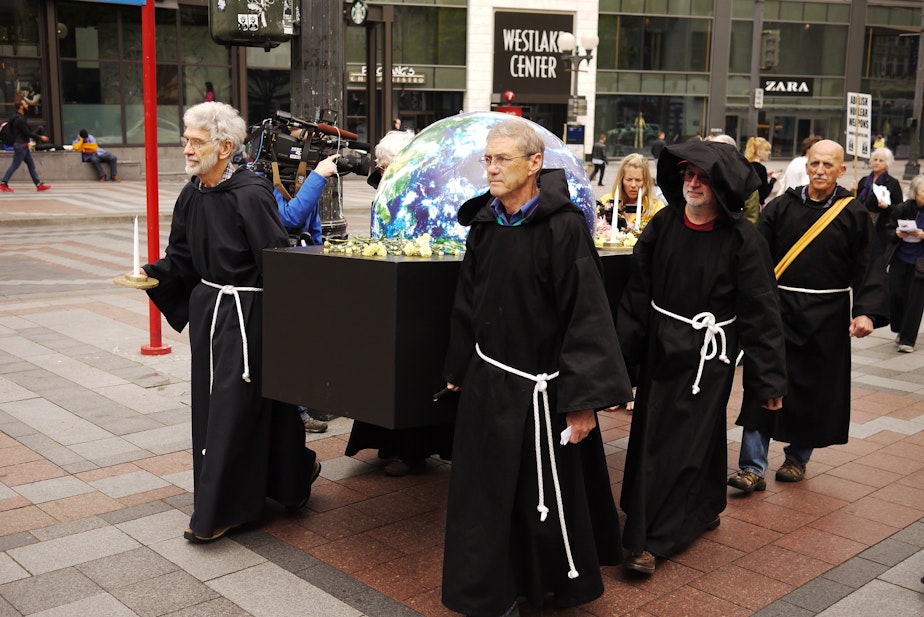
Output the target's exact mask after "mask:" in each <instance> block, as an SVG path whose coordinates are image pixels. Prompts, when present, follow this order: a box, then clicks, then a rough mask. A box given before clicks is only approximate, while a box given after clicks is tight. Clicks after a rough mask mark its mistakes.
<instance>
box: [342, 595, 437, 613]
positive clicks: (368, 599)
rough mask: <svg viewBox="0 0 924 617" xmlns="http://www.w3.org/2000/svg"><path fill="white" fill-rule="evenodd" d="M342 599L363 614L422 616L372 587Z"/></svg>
mask: <svg viewBox="0 0 924 617" xmlns="http://www.w3.org/2000/svg"><path fill="white" fill-rule="evenodd" d="M343 601H344V602H345V603H346V604H348V605H350V606H352V607H353V608H355V609H356V610H358V611H360V612H361V613H362V614H363V615H369V616H379V615H381V616H382V617H385V616H387V617H424V616H423V615H421V614H420V613H418V612H417V611H415V610H413V609H411V608H409V607H407V606H405V605H403V604H401V603H400V602H398V601H397V600H393V599H391V598H389V597H388V596H386V595H385V594H382V593H379V592H378V591H376V590H374V589H368V588H367V589H365V590H364V591H363V592H361V593H359V594H357V595H355V596H350V597H348V598H343Z"/></svg>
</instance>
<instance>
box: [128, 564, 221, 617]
mask: <svg viewBox="0 0 924 617" xmlns="http://www.w3.org/2000/svg"><path fill="white" fill-rule="evenodd" d="M111 593H112V595H113V596H115V597H116V598H118V599H119V601H121V602H122V603H123V604H125V605H126V606H127V607H129V608H130V609H132V610H133V611H135V612H136V613H137V614H138V615H140V617H155V616H160V615H164V614H166V613H170V612H175V611H178V610H180V609H184V608H188V607H191V606H195V605H198V604H201V603H202V602H206V601H208V600H212V599H215V598H217V597H218V594H217V593H215V591H214V590H213V589H211V588H209V587H208V586H207V585H205V584H203V583H201V582H199V581H198V580H196V579H195V578H194V577H192V576H190V575H189V574H187V573H186V572H183V571H179V570H178V571H175V572H170V573H167V574H164V575H161V576H157V577H154V578H150V579H147V580H144V581H140V582H137V583H135V584H133V585H127V586H125V587H120V588H119V589H115V590H112V592H111Z"/></svg>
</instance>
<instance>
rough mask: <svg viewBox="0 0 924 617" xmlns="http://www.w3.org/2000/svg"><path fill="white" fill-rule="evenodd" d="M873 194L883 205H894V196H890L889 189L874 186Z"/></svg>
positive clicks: (877, 185) (879, 185)
mask: <svg viewBox="0 0 924 617" xmlns="http://www.w3.org/2000/svg"><path fill="white" fill-rule="evenodd" d="M873 194H875V195H876V199H878V200H879V201H881V202H882V203H886V204H891V203H892V196H891V195H890V194H889V189H887V188H886V187H884V186H883V185H881V184H874V185H873Z"/></svg>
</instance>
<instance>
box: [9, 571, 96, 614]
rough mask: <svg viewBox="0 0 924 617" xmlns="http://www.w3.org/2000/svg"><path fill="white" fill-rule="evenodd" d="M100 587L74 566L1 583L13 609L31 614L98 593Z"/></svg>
mask: <svg viewBox="0 0 924 617" xmlns="http://www.w3.org/2000/svg"><path fill="white" fill-rule="evenodd" d="M101 592H102V590H101V589H100V588H99V586H98V585H97V584H96V583H94V582H93V581H91V580H90V579H88V578H87V577H86V576H84V575H83V574H82V573H80V572H78V571H77V570H75V569H74V568H63V569H60V570H55V571H53V572H48V573H43V574H39V575H38V576H32V577H30V578H26V579H23V580H19V581H14V582H12V583H6V584H5V585H0V595H2V596H3V597H4V598H5V599H6V600H7V601H8V602H9V603H10V604H12V605H13V606H14V607H15V608H16V610H18V611H20V612H21V613H23V614H24V615H30V614H32V613H37V612H39V611H43V610H46V609H49V608H54V607H56V606H61V605H62V604H69V603H71V602H73V601H74V600H80V599H82V598H88V597H90V596H95V595H97V594H99V593H101Z"/></svg>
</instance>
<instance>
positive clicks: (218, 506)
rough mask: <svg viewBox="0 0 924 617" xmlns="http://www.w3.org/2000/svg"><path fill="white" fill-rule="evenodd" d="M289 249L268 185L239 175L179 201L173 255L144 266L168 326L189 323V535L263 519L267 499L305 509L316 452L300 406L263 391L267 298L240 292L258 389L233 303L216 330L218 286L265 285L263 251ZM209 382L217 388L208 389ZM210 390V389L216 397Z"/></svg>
mask: <svg viewBox="0 0 924 617" xmlns="http://www.w3.org/2000/svg"><path fill="white" fill-rule="evenodd" d="M288 245H289V240H288V235H287V234H286V231H285V229H284V228H283V226H282V223H281V221H280V220H279V212H278V210H277V206H276V201H275V199H274V198H273V192H272V187H271V186H270V184H269V182H268V181H267V180H265V179H263V178H261V177H259V176H257V175H256V174H254V173H253V172H251V171H249V170H247V169H243V168H242V169H238V170H237V171H236V172H235V173H234V175H232V176H231V178H229V179H228V180H225V181H224V182H222V183H220V184H219V185H218V186H216V187H214V188H205V187H203V188H200V187H199V180H198V178H193V179H192V180H191V181H190V182H189V183H188V184H187V185H186V186H185V187H184V188H183V190H182V192H181V193H180V196H179V197H178V198H177V201H176V205H175V207H174V211H173V220H172V222H171V225H170V239H169V243H168V246H167V249H166V255H165V256H164V258H163V259H160V260H159V261H157V262H156V263H153V264H148V265H146V266H145V267H144V269H145V271H146V272H147V273H148V276H152V277H154V278H156V279H158V280H159V285H158V286H157V287H155V288H154V289H151V290H149V291H148V295H149V296H150V298H151V300H152V301H153V302H154V304H155V305H157V308H158V309H160V311H161V312H162V313H163V314H164V316H165V317H166V318H167V321H168V322H169V323H170V326H171V327H173V329H174V330H176V331H177V332H181V331H182V330H183V328H184V327H185V326H186V324H187V322H188V323H189V344H190V349H191V352H192V371H191V378H190V385H191V389H192V445H193V481H194V491H193V495H194V512H193V515H192V519H191V521H190V528H191V529H192V530H193V532H194V533H195V534H196V535H198V536H201V537H209V536H211V535H212V534H213V533H214V531H215V529H216V528H218V527H222V526H225V525H236V524H241V523H248V522H252V521H256V520H259V518H260V516H261V514H262V511H263V507H264V505H265V501H266V497H271V498H273V499H275V500H276V501H278V502H279V503H281V504H283V505H285V506H295V505H298V504H299V503H300V502H301V501H302V500H303V499H304V497H305V494H306V492H307V490H308V488H309V484H310V475H311V472H312V469H313V467H314V461H315V454H314V452H312V451H311V450H309V449H307V448H305V429H304V427H303V426H302V423H301V420H300V419H299V416H298V413H297V411H296V410H295V407H294V406H291V405H284V404H283V403H279V402H276V401H271V400H269V399H265V398H263V397H262V395H261V388H262V379H261V377H262V355H263V331H262V324H263V296H262V294H261V293H259V292H251V291H240V292H239V297H240V302H241V309H242V313H243V317H244V327H245V331H246V334H247V346H248V352H249V366H250V382H249V383H248V382H247V381H244V379H242V374H243V373H244V356H243V346H242V339H241V326H240V321H239V319H238V313H237V308H236V305H235V301H234V297H233V296H231V295H224V296H222V298H221V302H220V304H219V311H218V316H217V319H216V323H215V334H214V336H213V337H212V343H211V347H212V355H213V361H214V367H213V370H212V371H211V373H210V369H209V363H210V360H209V347H210V343H209V339H210V336H209V332H210V329H211V327H212V312H213V310H214V308H215V302H216V298H217V297H218V294H219V290H218V289H215V288H213V287H209V286H208V285H206V284H204V283H202V282H201V280H200V279H204V280H206V281H210V282H212V283H216V284H218V285H234V286H237V287H262V286H263V257H262V251H263V249H264V248H278V247H285V246H288ZM210 374H213V375H214V380H213V382H212V384H211V388H210V385H209V382H210ZM210 390H211V391H210Z"/></svg>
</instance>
